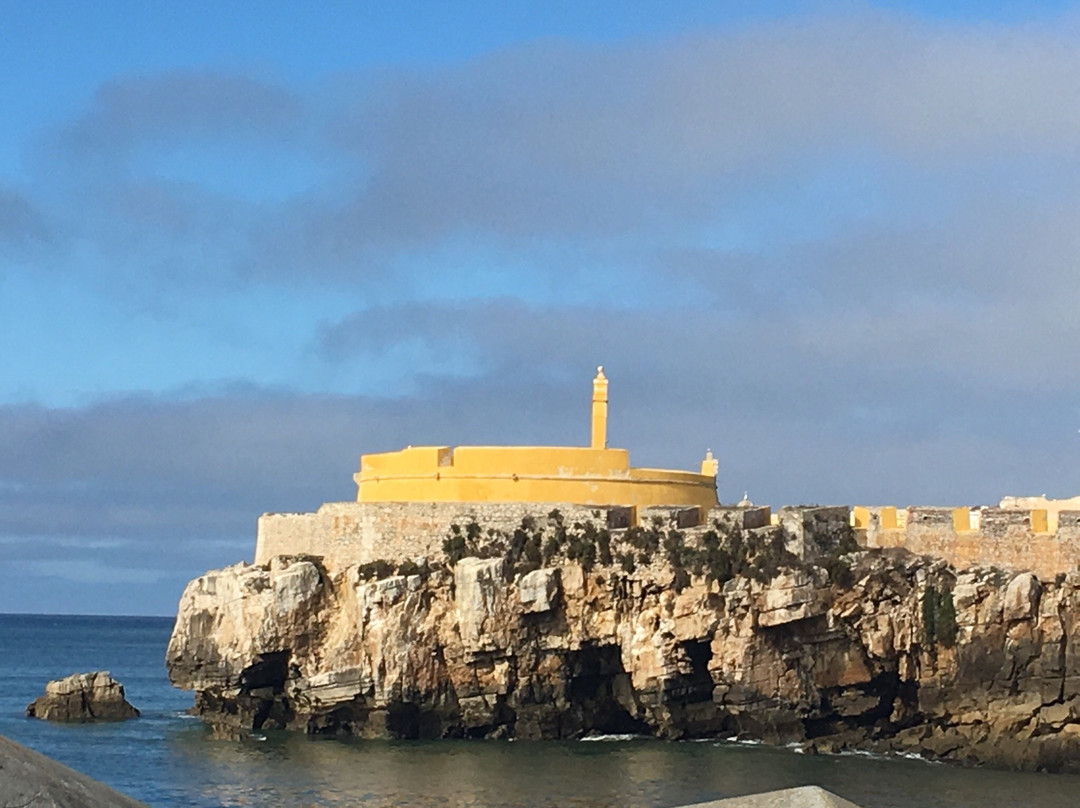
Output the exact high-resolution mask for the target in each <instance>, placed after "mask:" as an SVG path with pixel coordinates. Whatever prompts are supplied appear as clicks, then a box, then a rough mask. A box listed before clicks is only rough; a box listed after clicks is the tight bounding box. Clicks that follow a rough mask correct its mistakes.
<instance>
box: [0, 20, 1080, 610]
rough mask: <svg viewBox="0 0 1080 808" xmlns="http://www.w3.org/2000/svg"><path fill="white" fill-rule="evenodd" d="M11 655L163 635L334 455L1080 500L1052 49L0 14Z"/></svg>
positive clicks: (791, 488) (1070, 260) (4, 589)
mask: <svg viewBox="0 0 1080 808" xmlns="http://www.w3.org/2000/svg"><path fill="white" fill-rule="evenodd" d="M0 19H2V20H3V21H4V22H3V24H2V25H0V121H2V122H3V125H2V126H0V351H2V353H0V355H2V363H0V612H44V613H104V614H158V615H168V614H173V613H174V612H175V608H176V603H177V601H178V599H179V596H180V594H181V592H182V590H183V587H184V585H185V583H186V582H187V581H188V580H190V579H191V578H193V577H195V576H198V575H200V574H202V573H203V572H204V571H205V570H207V569H212V568H218V567H223V566H227V565H229V564H234V563H237V562H241V561H250V560H251V558H252V555H253V551H254V541H255V523H256V519H257V517H258V516H259V514H261V513H263V512H267V511H277V512H285V511H305V510H313V509H315V508H317V507H318V506H319V504H320V503H322V502H325V501H340V500H348V499H352V498H354V497H355V486H354V483H353V481H352V474H353V472H354V471H356V469H357V467H358V463H359V457H360V455H361V454H362V453H367V452H378V451H392V450H396V449H399V448H402V447H403V446H405V445H408V444H413V445H420V444H440V445H457V444H504V443H509V444H525V445H544V444H555V445H574V444H584V443H585V442H587V440H588V429H589V398H590V395H591V379H592V376H593V375H594V373H595V368H596V366H597V365H599V364H603V365H604V366H605V371H606V374H607V376H608V377H609V379H610V380H611V410H610V419H609V441H610V443H611V445H614V446H619V447H623V448H627V449H629V450H630V453H631V461H632V463H633V464H634V465H641V466H660V467H670V468H687V469H694V468H696V467H697V465H698V463H700V460H701V458H702V456H703V454H704V452H705V450H706V449H711V450H712V451H713V452H714V454H715V455H716V456H717V458H718V459H719V463H720V473H719V477H718V489H719V495H720V499H721V501H724V502H732V501H734V500H737V499H739V498H741V497H742V495H743V493H744V491H745V492H748V493H749V496H750V498H751V499H753V500H754V501H755V502H757V503H759V504H771V505H772V506H773V507H774V508H776V507H779V506H781V505H784V504H796V503H821V504H855V503H865V504H895V505H899V506H904V505H909V504H939V505H977V504H993V503H996V502H997V501H998V500H999V499H1000V498H1001V497H1002V496H1003V495H1006V494H1012V495H1022V494H1044V493H1045V494H1047V495H1049V496H1060V497H1064V496H1074V495H1076V494H1080V464H1078V462H1077V460H1078V457H1080V433H1078V429H1080V373H1078V371H1077V369H1076V359H1077V356H1080V8H1078V7H1077V5H1076V4H1072V3H1053V2H1045V3H1038V2H1023V3H1021V2H999V3H994V2H957V3H936V2H929V1H928V0H927V1H925V2H877V3H874V2H814V3H810V2H807V3H800V2H789V3H775V2H753V3H751V2H737V1H736V2H725V3H716V2H697V0H680V2H678V3H671V2H669V1H665V2H659V1H657V2H653V0H620V2H613V1H612V2H580V0H579V2H563V0H550V1H549V2H524V0H500V1H499V2H496V1H495V0H484V1H483V2H469V3H453V2H446V3H437V2H432V0H428V2H415V0H405V1H404V2H397V3H384V2H380V3H375V2H313V3H310V4H295V3H284V2H280V3H278V2H269V1H264V2H259V3H255V2H226V3H221V2H213V3H211V2H199V1H198V0H192V1H190V2H185V3H143V2H134V1H133V0H132V1H131V2H119V1H118V0H111V1H110V0H101V2H97V3H93V4H88V3H84V2H76V1H75V0H48V2H43V3H24V2H17V0H0Z"/></svg>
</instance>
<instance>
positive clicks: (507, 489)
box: [353, 367, 718, 509]
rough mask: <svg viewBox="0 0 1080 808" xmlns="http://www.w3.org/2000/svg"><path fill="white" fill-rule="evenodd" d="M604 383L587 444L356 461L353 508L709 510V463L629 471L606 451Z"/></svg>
mask: <svg viewBox="0 0 1080 808" xmlns="http://www.w3.org/2000/svg"><path fill="white" fill-rule="evenodd" d="M607 408H608V380H607V378H606V377H605V376H604V369H603V367H600V368H598V369H597V374H596V378H595V379H594V380H593V397H592V441H591V445H589V446H458V447H449V446H410V447H408V448H406V449H403V450H401V451H400V452H386V453H382V454H367V455H364V456H363V457H362V458H361V460H360V472H359V473H358V474H355V475H353V479H355V480H356V485H357V493H356V500H357V502H521V503H529V502H549V503H564V502H569V503H575V504H579V505H618V506H640V507H646V506H650V505H690V506H698V507H701V508H704V509H708V508H715V507H717V504H718V503H717V499H716V474H717V461H716V460H715V459H714V458H713V456H712V452H708V453H706V455H705V459H704V460H703V461H702V463H701V473H700V474H697V473H694V472H692V471H670V470H667V469H647V468H632V467H631V466H630V453H629V452H628V451H627V450H626V449H609V448H608V446H607Z"/></svg>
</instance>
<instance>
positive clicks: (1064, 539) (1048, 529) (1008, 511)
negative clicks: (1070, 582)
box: [852, 497, 1080, 580]
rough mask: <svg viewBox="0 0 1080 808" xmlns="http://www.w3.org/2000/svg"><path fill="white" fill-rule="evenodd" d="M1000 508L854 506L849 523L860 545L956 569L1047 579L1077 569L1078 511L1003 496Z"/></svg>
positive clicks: (1049, 502) (1079, 552) (1079, 546)
mask: <svg viewBox="0 0 1080 808" xmlns="http://www.w3.org/2000/svg"><path fill="white" fill-rule="evenodd" d="M1059 502H1067V501H1059ZM1002 504H1003V505H1004V506H1005V507H983V508H968V507H963V508H926V507H909V508H904V509H897V508H894V507H873V508H869V507H856V508H853V509H852V525H853V526H854V527H855V530H856V536H857V538H858V540H859V543H860V544H862V545H863V546H865V547H903V548H904V549H906V550H909V551H911V552H912V553H916V554H918V555H930V556H935V557H937V558H943V559H945V560H946V561H948V562H949V563H950V564H952V565H953V566H955V567H956V568H957V569H966V568H968V567H973V566H994V567H1001V568H1003V569H1009V570H1031V571H1032V572H1034V573H1035V574H1036V575H1038V576H1039V577H1040V578H1042V579H1044V580H1046V579H1052V578H1053V577H1054V576H1056V575H1057V574H1058V573H1064V572H1070V571H1072V570H1075V569H1077V567H1078V566H1080V510H1065V509H1063V508H1058V507H1055V505H1056V503H1055V501H1054V500H1045V499H1043V498H1024V499H1022V500H1019V499H1017V498H1013V497H1006V498H1005V499H1004V500H1002ZM1016 504H1020V505H1022V506H1030V505H1032V504H1034V505H1041V506H1042V507H1016Z"/></svg>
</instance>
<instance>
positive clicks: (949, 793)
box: [0, 615, 1080, 808]
mask: <svg viewBox="0 0 1080 808" xmlns="http://www.w3.org/2000/svg"><path fill="white" fill-rule="evenodd" d="M171 629H172V621H171V620H170V619H167V618H150V617H80V616H47V615H0V734H2V735H6V736H7V737H9V738H12V739H13V740H16V741H19V742H21V743H24V744H26V745H27V746H31V747H33V748H34V749H37V750H38V751H40V752H43V753H45V754H46V755H49V756H50V757H53V758H55V759H57V760H59V761H62V762H63V763H66V764H67V765H69V766H72V767H74V768H76V769H78V770H80V771H82V772H85V773H87V774H89V775H90V776H92V777H95V778H97V779H99V780H101V781H103V782H105V783H108V784H109V785H111V786H113V787H114V788H117V789H119V790H121V791H124V792H126V793H127V794H130V795H131V796H133V797H136V798H137V799H140V800H144V801H145V802H147V803H149V804H150V805H152V806H160V807H161V808H165V807H166V806H264V805H281V806H324V805H325V806H417V807H418V808H419V807H421V806H422V807H423V808H428V807H429V806H432V807H433V806H440V807H441V808H459V807H461V808H464V807H465V806H468V807H469V808H489V807H493V806H520V808H538V807H539V806H574V807H575V808H608V807H610V808H615V806H619V808H646V807H647V806H648V807H649V808H652V807H654V806H656V807H659V806H673V805H680V804H686V803H692V802H701V801H704V800H712V799H719V798H722V797H728V796H735V795H739V794H748V793H753V792H757V791H765V790H769V789H776V788H787V787H791V786H797V785H806V784H811V783H814V784H817V785H820V786H823V787H824V788H827V789H829V790H830V791H834V792H836V793H837V794H840V795H842V796H844V797H846V798H848V799H850V800H852V801H854V802H855V803H857V804H859V805H861V806H864V808H915V806H918V807H919V808H925V806H941V807H942V808H950V807H955V808H969V807H970V808H975V807H976V806H978V807H979V808H983V806H987V805H993V806H995V808H1007V807H1008V806H1017V807H1018V808H1019V806H1024V808H1051V806H1053V807H1054V808H1057V807H1058V806H1060V808H1065V807H1066V806H1068V807H1069V808H1073V806H1076V805H1078V804H1080V776H1071V775H1047V774H1024V773H1016V772H1003V771H995V770H990V769H985V768H962V767H959V766H952V765H944V764H938V763H927V762H925V761H921V760H906V759H883V758H875V757H870V756H865V755H850V756H848V755H840V756H815V755H801V754H797V753H796V752H795V751H793V750H789V749H774V748H769V747H765V746H754V745H746V744H735V743H726V742H715V741H701V742H666V741H657V740H650V739H636V738H607V739H599V740H593V741H558V742H524V741H520V742H512V741H432V742H381V741H336V740H313V739H309V738H305V737H302V736H297V735H294V734H289V733H273V732H267V733H257V734H254V735H252V737H250V738H249V739H246V740H243V741H225V740H217V739H213V738H211V737H210V736H209V734H208V733H207V732H206V730H205V728H204V727H203V725H202V724H201V722H199V721H198V720H196V719H194V718H192V717H190V716H188V715H186V710H187V709H188V708H189V707H190V706H191V704H192V696H191V694H190V693H184V692H181V691H178V690H174V689H173V688H172V687H171V686H170V685H169V681H168V677H167V676H166V673H165V665H164V657H165V647H166V645H167V643H168V639H169V632H170V631H171ZM99 669H104V670H109V671H111V672H112V674H113V676H115V677H116V678H117V679H119V680H120V681H121V682H122V683H123V684H124V686H125V688H126V690H127V696H128V700H129V701H131V702H132V703H133V704H134V705H135V706H136V707H138V708H139V709H140V710H141V711H142V717H141V718H138V719H135V720H132V721H126V722H123V723H118V724H76V725H61V724H51V723H48V722H45V721H37V720H34V719H28V718H25V717H24V711H25V709H26V705H27V704H29V703H30V702H31V701H32V700H33V699H34V698H36V697H37V696H38V695H40V694H41V692H42V691H43V689H44V686H45V682H46V681H48V680H49V679H56V678H59V677H61V676H66V675H68V674H71V673H76V672H83V671H89V670H99ZM0 776H3V775H2V773H0Z"/></svg>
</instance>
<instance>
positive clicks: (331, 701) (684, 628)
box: [167, 512, 1080, 771]
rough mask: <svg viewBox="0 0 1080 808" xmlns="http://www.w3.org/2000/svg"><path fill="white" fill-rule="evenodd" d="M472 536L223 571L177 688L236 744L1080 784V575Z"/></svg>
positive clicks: (765, 531) (714, 529)
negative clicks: (413, 742)
mask: <svg viewBox="0 0 1080 808" xmlns="http://www.w3.org/2000/svg"><path fill="white" fill-rule="evenodd" d="M845 529H846V528H845ZM471 533H472V535H473V537H474V539H475V540H472V539H470V542H471V543H469V544H467V546H466V545H464V544H463V543H462V542H460V541H455V540H456V539H458V538H459V537H458V536H453V537H450V539H448V543H447V545H446V547H447V555H446V557H443V558H437V559H426V560H424V559H408V560H406V561H403V562H402V563H400V564H399V565H397V567H396V568H395V565H394V564H393V563H389V562H386V563H383V562H380V563H379V564H366V565H362V566H355V567H348V568H346V569H344V570H343V571H341V572H339V573H337V574H334V575H331V574H329V573H328V572H327V570H326V569H325V568H324V567H323V566H322V564H321V562H320V560H319V559H318V557H311V556H302V557H301V556H293V557H287V556H282V557H278V558H275V559H273V560H272V561H271V562H270V563H269V564H268V565H264V566H259V565H248V564H239V565H236V566H233V567H229V568H228V569H224V570H218V571H214V572H209V573H207V574H206V575H204V576H202V577H200V578H198V579H196V580H195V581H192V582H191V583H190V584H189V585H188V587H187V589H186V591H185V592H184V595H183V597H182V599H181V602H180V607H179V613H178V615H177V622H176V626H175V629H174V632H173V636H172V639H171V641H170V644H169V650H168V656H167V664H168V668H169V675H170V677H171V679H172V681H173V683H174V684H175V685H177V686H178V687H181V688H185V689H189V690H193V691H195V693H196V700H195V709H196V712H198V713H199V714H200V715H201V716H202V717H203V719H204V720H206V721H207V722H209V723H211V724H212V725H214V726H215V727H217V728H218V729H219V730H221V731H223V732H225V733H228V734H232V733H236V732H243V731H245V730H250V729H255V728H264V727H269V728H286V729H295V730H300V731H303V732H307V733H311V734H348V735H357V736H364V737H401V738H439V737H456V738H461V737H489V738H492V737H515V738H574V737H581V736H583V735H586V734H589V733H596V732H599V733H612V732H616V733H641V734H649V735H655V736H658V737H664V738H689V737H723V736H740V737H746V738H758V739H762V740H765V741H768V742H773V743H798V744H801V745H802V746H803V748H804V749H805V750H806V751H808V752H831V751H840V750H844V749H867V750H874V751H880V752H904V753H917V754H920V755H924V756H927V757H932V758H941V759H949V760H957V761H964V762H985V763H991V764H994V765H1000V766H1007V767H1013V768H1021V769H1040V770H1050V771H1061V770H1070V771H1078V770H1080V646H1078V645H1077V639H1076V638H1077V637H1080V633H1078V631H1077V627H1078V626H1080V572H1071V573H1068V574H1063V575H1060V576H1058V577H1057V578H1056V579H1054V580H1049V581H1040V580H1039V579H1038V578H1037V577H1035V576H1034V575H1032V574H1030V573H1021V574H1019V575H1014V574H1009V573H1005V572H1002V571H1000V570H997V569H993V568H973V569H970V570H966V571H957V570H956V569H954V568H952V567H950V566H949V565H947V564H946V563H945V562H943V561H941V560H936V559H932V558H928V557H922V556H914V555H911V554H910V553H907V552H906V551H904V550H899V549H897V550H874V551H865V550H858V549H857V547H855V546H854V543H853V542H852V540H851V536H850V535H840V536H837V537H835V541H832V542H825V543H824V544H823V545H822V547H823V548H824V550H823V551H822V552H821V553H818V554H817V555H815V556H813V557H810V558H807V557H805V556H799V555H796V554H793V553H792V552H791V550H789V549H788V547H789V546H790V543H789V542H787V539H786V535H785V533H784V528H783V526H782V525H781V526H775V527H762V528H754V529H744V528H740V527H738V526H734V527H733V526H731V525H723V524H714V525H712V526H706V528H705V529H701V530H697V531H696V532H695V531H684V530H680V529H678V528H677V526H676V524H675V523H672V524H653V525H652V526H651V527H648V528H631V529H629V530H623V531H620V532H616V531H611V532H606V531H596V530H594V529H591V528H583V529H581V530H577V529H576V526H572V525H564V524H562V523H561V522H559V521H558V520H557V519H555V518H554V512H553V516H552V520H551V522H550V523H549V524H546V525H535V524H526V523H523V524H522V528H521V530H519V531H516V532H515V534H514V535H513V536H511V537H499V536H492V535H490V534H486V533H484V532H483V531H480V530H474V531H471ZM485 536H486V537H487V538H485ZM815 552H817V551H815Z"/></svg>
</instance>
